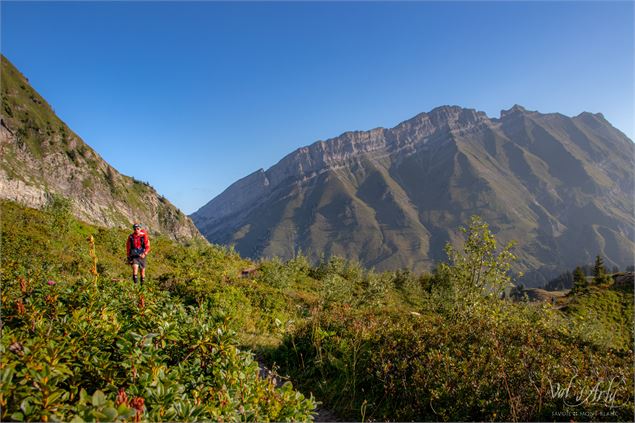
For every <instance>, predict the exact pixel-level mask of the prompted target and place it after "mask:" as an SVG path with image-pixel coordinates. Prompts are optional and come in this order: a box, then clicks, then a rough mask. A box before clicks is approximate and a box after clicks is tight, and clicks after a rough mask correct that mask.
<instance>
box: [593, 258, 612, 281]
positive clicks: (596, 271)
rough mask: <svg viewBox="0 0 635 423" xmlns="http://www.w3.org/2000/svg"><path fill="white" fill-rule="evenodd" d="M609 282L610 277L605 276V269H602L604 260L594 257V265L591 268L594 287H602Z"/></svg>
mask: <svg viewBox="0 0 635 423" xmlns="http://www.w3.org/2000/svg"><path fill="white" fill-rule="evenodd" d="M610 282H611V277H610V276H609V275H607V274H606V267H604V260H603V259H602V256H600V255H598V256H596V257H595V265H594V266H593V283H594V284H596V285H602V284H606V283H610Z"/></svg>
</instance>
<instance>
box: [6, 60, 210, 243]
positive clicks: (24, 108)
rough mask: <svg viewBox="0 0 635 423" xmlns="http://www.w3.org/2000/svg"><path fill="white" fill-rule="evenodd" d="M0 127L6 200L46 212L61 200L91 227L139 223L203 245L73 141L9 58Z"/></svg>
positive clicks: (157, 200) (189, 227)
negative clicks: (57, 198) (53, 198)
mask: <svg viewBox="0 0 635 423" xmlns="http://www.w3.org/2000/svg"><path fill="white" fill-rule="evenodd" d="M0 119H1V120H0V198H3V199H9V200H13V201H16V202H19V203H21V204H24V205H27V206H30V207H35V208H40V207H42V206H44V205H46V204H47V203H48V202H49V201H50V199H51V196H52V195H54V194H56V195H61V196H63V197H66V198H69V199H70V200H71V202H72V209H73V212H74V214H75V215H76V216H77V217H79V218H80V219H83V220H85V221H87V222H90V223H94V224H98V225H102V226H108V227H114V226H117V227H129V226H130V224H131V222H134V221H139V222H142V223H143V224H144V225H146V226H147V227H148V228H149V229H150V230H151V231H152V232H155V233H162V234H165V235H168V236H170V237H171V238H174V239H179V240H184V239H189V238H193V237H200V233H199V232H198V230H197V229H196V227H195V226H194V224H193V223H192V221H191V220H190V219H189V218H188V217H187V216H185V215H184V214H183V213H182V212H181V211H179V210H178V209H177V208H176V207H175V206H174V205H172V204H171V203H170V202H169V201H168V200H166V199H165V198H163V197H162V196H160V195H159V194H157V192H156V191H155V190H154V189H153V188H152V187H150V186H149V185H147V184H146V183H143V182H141V181H137V180H135V179H134V178H131V177H128V176H124V175H122V174H120V173H119V172H117V170H115V169H114V168H113V167H112V166H110V165H109V164H108V163H106V162H105V161H104V160H103V159H102V158H101V157H100V156H99V155H98V154H97V153H96V152H95V151H94V150H93V149H91V148H90V147H89V146H88V145H86V144H85V143H84V142H83V141H82V140H81V138H79V137H78V136H77V135H76V134H75V133H73V132H72V131H71V130H70V128H68V126H66V124H64V122H62V121H61V120H60V119H59V118H58V117H57V116H56V115H55V113H54V112H53V110H52V108H51V107H50V106H49V105H48V104H47V103H46V101H45V100H44V99H43V98H42V97H41V96H40V95H39V94H38V93H37V92H36V91H35V90H34V89H33V88H32V87H31V86H30V85H29V83H28V80H27V79H26V78H25V77H24V76H23V75H22V74H20V72H19V71H18V70H17V69H16V68H15V67H14V66H13V65H12V64H11V63H10V62H9V61H8V60H7V59H6V58H5V57H4V56H2V110H0Z"/></svg>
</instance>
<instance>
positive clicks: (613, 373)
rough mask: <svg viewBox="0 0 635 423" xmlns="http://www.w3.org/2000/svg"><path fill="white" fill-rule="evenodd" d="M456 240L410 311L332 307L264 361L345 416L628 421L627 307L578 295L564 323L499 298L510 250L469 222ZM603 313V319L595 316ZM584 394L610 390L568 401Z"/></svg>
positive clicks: (405, 280) (557, 315) (549, 312)
mask: <svg viewBox="0 0 635 423" xmlns="http://www.w3.org/2000/svg"><path fill="white" fill-rule="evenodd" d="M465 233H466V236H467V239H466V242H465V246H464V248H463V250H462V251H457V250H455V249H454V248H452V247H448V248H447V250H448V256H449V258H450V262H449V263H447V264H442V265H441V266H440V272H439V274H437V275H434V276H431V277H429V278H421V279H420V280H421V283H420V284H419V289H418V291H419V293H420V294H419V295H420V297H419V298H418V302H417V303H418V304H419V305H420V306H419V308H418V309H417V311H408V309H407V308H401V309H399V308H389V307H381V308H376V307H369V308H362V309H354V308H351V307H350V306H349V305H347V303H346V302H345V303H344V304H343V303H342V302H341V301H333V302H332V303H331V306H330V308H329V310H328V312H324V311H323V310H320V309H317V310H316V311H315V312H314V313H312V315H311V317H310V319H308V320H307V321H305V322H304V323H303V324H301V325H298V328H297V329H296V330H295V331H294V332H292V333H288V334H287V337H286V338H285V342H284V343H283V345H282V346H281V347H280V348H278V350H276V351H275V353H274V354H273V356H274V359H275V360H277V362H278V363H280V364H281V365H282V368H283V369H285V370H286V371H288V372H289V373H290V374H291V377H292V378H293V379H294V380H296V381H298V382H299V383H300V386H301V387H307V388H308V387H311V389H313V390H314V392H315V393H316V395H317V397H318V398H320V399H321V400H323V401H324V402H325V403H326V404H328V405H329V406H331V407H333V408H334V409H335V410H337V412H338V413H339V414H340V415H342V416H345V417H346V418H349V419H352V420H359V419H360V418H370V419H373V420H386V419H388V420H399V421H408V420H414V421H426V420H430V421H440V420H450V421H466V420H502V421H535V420H543V421H544V420H563V419H568V418H569V417H570V416H582V417H581V418H582V419H593V420H609V421H615V420H619V421H628V420H630V419H631V418H632V415H633V411H634V409H633V400H632V397H633V393H634V388H633V381H632V377H631V373H632V363H631V361H632V342H633V339H632V336H629V335H628V334H629V333H631V332H632V316H633V311H632V305H631V308H630V309H629V308H628V307H627V306H626V299H625V298H622V299H621V300H622V301H624V302H623V303H621V304H620V303H619V301H617V300H616V298H621V297H615V298H611V297H610V296H609V297H604V296H602V295H601V294H599V293H598V295H599V296H600V298H602V300H600V299H599V298H598V299H596V301H595V306H590V305H589V303H588V302H587V303H585V302H583V300H582V299H579V300H578V301H579V305H578V306H577V307H579V308H580V312H577V313H575V316H574V313H573V309H570V310H569V311H568V312H567V313H566V314H563V313H562V312H560V311H557V310H555V309H553V308H552V306H551V305H550V304H548V303H543V304H542V305H538V306H536V305H534V304H531V303H525V302H521V303H514V302H510V301H505V300H502V299H500V298H499V293H500V292H502V290H503V289H504V288H505V287H507V286H508V284H509V283H510V278H509V276H508V274H507V271H508V270H509V268H510V262H511V260H512V259H513V255H512V254H511V252H510V251H509V250H510V248H511V245H508V246H507V247H505V248H503V249H502V250H501V251H500V252H497V248H496V242H495V239H494V237H493V236H492V235H491V233H490V232H489V230H488V228H487V225H486V224H484V223H483V222H481V221H480V220H479V219H478V218H473V219H472V222H471V225H470V227H469V228H468V229H466V230H465ZM336 264H337V263H336ZM325 267H326V268H334V269H341V268H342V266H337V265H335V266H334V265H330V266H322V267H321V268H318V269H317V270H318V271H321V272H322V274H325V275H329V274H330V275H333V274H336V275H338V276H339V273H337V272H331V273H329V272H328V271H324V268H325ZM340 277H341V276H340ZM414 279H415V278H413V276H412V275H410V274H408V273H407V272H396V273H394V274H393V276H392V278H391V280H392V282H393V284H394V285H395V286H396V288H397V289H398V290H400V291H401V290H403V289H404V287H410V289H411V290H412V289H413V288H414V287H416V286H417V284H415V283H414ZM341 284H342V281H339V283H334V285H336V286H341ZM411 292H412V291H411ZM618 294H620V293H617V292H615V293H613V294H611V295H613V296H617V295H618ZM585 298H586V297H585ZM629 299H630V301H631V303H632V295H630V296H629ZM616 301H617V303H616ZM617 304H620V306H617V307H616V305H617ZM594 307H595V308H597V312H595V311H594V312H591V310H594ZM610 308H612V309H613V310H614V312H613V313H612V314H610V315H611V316H612V317H611V319H613V321H612V322H608V321H602V320H599V321H598V316H599V314H600V313H603V312H604V313H606V312H607V311H608V309H610ZM581 313H591V315H589V316H588V317H584V318H583V317H582V315H581ZM618 316H622V320H619V318H618ZM592 322H596V324H595V325H592ZM616 331H619V333H620V334H621V335H620V336H619V337H617V339H616V337H615V336H612V335H611V333H614V332H616ZM629 331H630V332H629ZM571 385H573V387H571V388H570V390H569V391H567V392H566V393H565V392H564V391H565V387H566V386H571ZM594 387H595V389H596V390H597V389H603V390H609V391H610V390H611V389H612V391H611V395H612V396H611V399H610V400H608V399H607V400H606V401H604V400H601V399H598V396H597V395H596V397H595V400H587V401H583V402H581V403H576V400H575V398H577V397H580V398H583V397H584V396H585V392H586V393H588V392H589V391H590V390H591V389H594ZM573 391H576V392H573ZM587 399H588V395H587ZM579 401H580V400H579V398H578V402H579ZM360 410H363V416H362V414H360ZM567 413H577V414H567ZM567 416H569V417H567Z"/></svg>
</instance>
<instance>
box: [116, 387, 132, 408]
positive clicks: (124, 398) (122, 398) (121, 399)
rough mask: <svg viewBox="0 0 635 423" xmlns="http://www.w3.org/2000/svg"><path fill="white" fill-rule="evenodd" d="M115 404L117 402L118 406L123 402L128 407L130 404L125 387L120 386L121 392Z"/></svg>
mask: <svg viewBox="0 0 635 423" xmlns="http://www.w3.org/2000/svg"><path fill="white" fill-rule="evenodd" d="M115 404H117V406H120V405H121V404H123V405H125V406H126V407H129V406H130V404H128V395H126V391H125V389H123V388H119V393H118V394H117V399H116V400H115Z"/></svg>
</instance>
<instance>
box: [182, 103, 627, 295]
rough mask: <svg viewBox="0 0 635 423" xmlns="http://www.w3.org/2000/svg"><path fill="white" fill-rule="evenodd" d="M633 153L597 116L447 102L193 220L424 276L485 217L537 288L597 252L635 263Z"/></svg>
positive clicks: (345, 141)
mask: <svg viewBox="0 0 635 423" xmlns="http://www.w3.org/2000/svg"><path fill="white" fill-rule="evenodd" d="M634 152H635V150H634V145H633V142H632V141H631V140H629V139H628V138H627V137H626V136H625V135H624V134H623V133H621V132H620V131H619V130H617V129H615V128H614V127H613V126H611V124H610V123H609V122H608V121H606V119H604V117H603V116H602V115H601V114H591V113H586V112H585V113H581V114H580V115H578V116H575V117H572V118H571V117H567V116H564V115H562V114H558V113H550V114H543V113H539V112H536V111H528V110H526V109H525V108H523V107H522V106H518V105H515V106H513V107H512V108H511V109H509V110H503V111H502V112H501V114H500V117H499V118H490V117H488V116H487V115H486V114H485V113H483V112H479V111H476V110H473V109H465V108H461V107H458V106H442V107H438V108H435V109H434V110H432V111H430V112H428V113H421V114H419V115H417V116H415V117H413V118H412V119H409V120H407V121H405V122H402V123H400V124H399V125H397V126H396V127H394V128H391V129H386V128H376V129H372V130H370V131H355V132H346V133H344V134H342V135H340V136H339V137H337V138H333V139H330V140H327V141H318V142H315V143H314V144H311V145H310V146H308V147H302V148H299V149H298V150H296V151H294V152H293V153H291V154H289V155H288V156H286V157H284V158H283V159H282V160H280V162H278V163H277V164H276V165H274V166H272V167H271V168H270V169H268V170H266V171H264V170H262V169H260V170H258V171H256V172H254V173H252V174H251V175H249V176H246V177H245V178H243V179H241V180H239V181H237V182H235V183H234V184H232V185H231V186H230V187H229V188H227V189H226V190H225V191H224V192H223V193H221V194H220V195H219V196H217V197H216V198H214V199H213V200H211V201H210V202H209V203H207V204H206V205H205V206H203V207H201V208H200V209H199V210H198V211H197V212H195V213H194V214H192V216H191V217H192V219H193V220H194V223H195V224H196V225H197V227H198V228H199V229H200V230H201V232H202V233H203V235H204V236H205V237H206V238H207V239H208V240H210V241H212V242H216V243H223V244H234V245H235V247H236V249H237V251H239V252H240V253H241V254H243V255H246V256H249V257H254V258H255V257H260V256H281V257H284V258H289V257H291V256H293V255H294V254H295V253H296V252H298V251H302V252H304V253H306V254H308V255H309V256H310V257H312V258H314V259H316V258H318V257H319V256H320V255H321V254H325V255H327V256H328V255H332V254H337V255H341V256H344V257H347V258H353V259H358V260H360V261H361V262H362V263H364V264H365V265H367V266H373V267H375V268H377V269H380V270H383V269H395V268H402V267H405V268H409V269H414V270H418V271H420V270H429V269H431V268H432V267H433V266H434V265H435V263H436V262H437V261H439V260H444V259H445V254H444V252H443V246H444V245H445V243H446V242H448V241H450V242H455V241H457V240H458V239H459V237H458V232H457V228H458V227H459V226H461V225H464V224H466V222H468V220H469V217H470V216H471V215H474V214H478V215H480V216H482V217H483V219H485V220H486V221H487V222H488V223H489V224H490V226H491V228H492V230H493V232H494V233H496V235H497V237H498V238H499V239H500V240H501V241H509V240H516V241H518V247H517V249H516V253H517V254H518V256H519V261H518V264H517V269H516V270H517V271H523V272H528V273H530V274H529V275H528V276H527V279H526V280H527V282H528V283H530V284H534V285H536V284H541V283H543V282H544V280H545V278H548V277H550V276H552V275H554V274H555V273H557V272H559V271H561V270H566V269H570V268H571V267H572V266H575V265H577V264H580V263H586V262H590V261H591V260H592V257H594V256H595V255H596V254H601V255H603V256H604V257H606V260H607V263H608V264H609V265H618V266H624V265H627V264H631V260H632V253H633V251H634V247H635V243H634V239H635V217H634V214H633V202H632V198H633V190H634V184H633V177H632V169H633V164H634V163H633V157H634Z"/></svg>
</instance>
